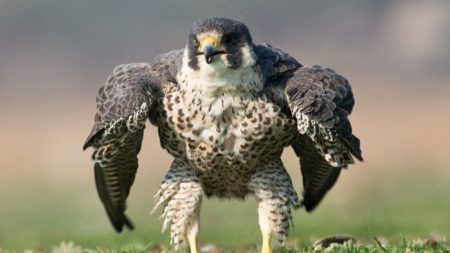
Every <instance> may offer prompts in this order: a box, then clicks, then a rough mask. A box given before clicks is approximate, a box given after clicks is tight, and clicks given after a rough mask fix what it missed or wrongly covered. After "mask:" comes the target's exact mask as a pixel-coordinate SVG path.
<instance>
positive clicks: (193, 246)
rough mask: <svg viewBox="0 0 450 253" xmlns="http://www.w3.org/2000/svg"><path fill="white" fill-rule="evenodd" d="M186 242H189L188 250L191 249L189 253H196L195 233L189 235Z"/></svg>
mask: <svg viewBox="0 0 450 253" xmlns="http://www.w3.org/2000/svg"><path fill="white" fill-rule="evenodd" d="M188 240H189V248H190V249H191V250H190V252H191V253H198V250H197V248H198V243H197V234H196V233H191V234H190V235H189V236H188Z"/></svg>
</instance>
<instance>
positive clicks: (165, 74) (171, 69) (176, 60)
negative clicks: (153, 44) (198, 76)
mask: <svg viewBox="0 0 450 253" xmlns="http://www.w3.org/2000/svg"><path fill="white" fill-rule="evenodd" d="M183 52H184V50H183V49H178V50H172V51H170V52H167V53H164V54H161V55H158V56H157V57H156V58H155V61H154V63H153V64H152V69H153V70H154V71H156V72H157V73H158V74H159V75H161V77H162V78H164V79H165V80H166V81H169V82H172V83H176V77H177V74H178V72H179V71H180V69H181V65H182V60H183Z"/></svg>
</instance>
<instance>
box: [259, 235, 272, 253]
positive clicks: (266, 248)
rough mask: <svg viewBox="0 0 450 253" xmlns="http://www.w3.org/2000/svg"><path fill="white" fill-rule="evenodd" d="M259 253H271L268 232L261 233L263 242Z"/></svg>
mask: <svg viewBox="0 0 450 253" xmlns="http://www.w3.org/2000/svg"><path fill="white" fill-rule="evenodd" d="M261 253H271V251H270V232H263V242H262V248H261Z"/></svg>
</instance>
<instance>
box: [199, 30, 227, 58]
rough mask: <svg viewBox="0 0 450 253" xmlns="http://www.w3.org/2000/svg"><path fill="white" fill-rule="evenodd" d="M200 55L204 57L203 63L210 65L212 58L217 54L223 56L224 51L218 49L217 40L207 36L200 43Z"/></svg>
mask: <svg viewBox="0 0 450 253" xmlns="http://www.w3.org/2000/svg"><path fill="white" fill-rule="evenodd" d="M200 50H201V53H200V54H203V55H204V56H205V61H206V63H207V64H210V63H211V62H213V61H214V56H216V55H218V54H225V51H224V50H223V49H222V48H221V47H220V45H219V42H218V41H217V39H215V38H213V37H211V36H207V37H205V38H203V39H202V40H201V41H200Z"/></svg>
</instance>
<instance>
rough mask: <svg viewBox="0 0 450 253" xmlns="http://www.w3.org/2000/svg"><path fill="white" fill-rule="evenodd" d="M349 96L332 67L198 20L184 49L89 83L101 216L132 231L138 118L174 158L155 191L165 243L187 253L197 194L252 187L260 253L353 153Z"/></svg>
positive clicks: (193, 236) (90, 141) (239, 28)
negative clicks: (93, 89)
mask: <svg viewBox="0 0 450 253" xmlns="http://www.w3.org/2000/svg"><path fill="white" fill-rule="evenodd" d="M353 105H354V99H353V94H352V90H351V87H350V85H349V83H348V81H347V80H346V79H345V78H344V77H342V76H340V75H339V74H337V73H336V72H335V71H333V70H331V69H329V68H323V67H321V66H303V65H302V64H300V63H299V62H298V61H297V60H296V59H294V58H293V57H292V56H290V55H288V54H287V53H285V52H283V51H282V50H281V49H278V48H275V47H272V46H270V45H268V44H254V43H253V41H252V37H251V35H250V32H249V29H248V28H247V26H246V25H245V24H243V23H241V22H238V21H235V20H231V19H226V18H205V19H201V20H199V21H197V22H195V23H194V24H193V25H192V26H191V29H190V33H189V37H188V41H187V45H186V46H185V48H183V49H180V50H174V51H170V52H168V53H165V54H162V55H160V56H158V57H156V59H155V61H154V62H153V63H152V64H148V63H131V64H124V65H119V66H117V67H116V68H115V69H114V70H113V73H112V74H111V75H110V76H109V78H108V79H107V81H106V83H105V84H104V85H103V86H101V87H100V89H99V91H98V94H97V113H96V115H95V123H94V127H93V129H92V131H91V133H90V134H89V136H88V138H87V140H86V142H85V144H84V149H86V148H88V147H91V146H92V147H93V148H94V153H93V155H92V158H93V160H94V162H95V164H94V171H95V182H96V186H97V191H98V194H99V196H100V199H101V201H102V203H103V205H104V207H105V209H106V213H107V214H108V217H109V219H110V220H111V223H112V225H113V226H114V228H115V229H116V230H117V232H121V231H122V229H123V227H128V228H129V229H132V228H133V224H132V223H131V222H130V220H129V219H128V217H127V216H126V215H125V210H126V199H127V197H128V194H129V192H130V187H131V186H132V184H133V181H134V178H135V174H136V171H137V168H138V157H137V155H138V153H139V151H140V149H141V144H142V139H143V136H144V128H145V123H146V121H147V119H149V121H150V122H151V124H152V125H154V126H156V127H157V128H158V134H159V140H160V144H161V146H162V148H164V149H166V150H167V151H168V152H169V154H170V155H172V156H173V158H174V159H173V162H172V165H171V167H170V168H169V170H168V172H167V175H166V176H165V178H164V179H163V180H162V183H161V186H160V188H159V190H158V192H157V193H156V195H155V203H156V204H155V208H157V207H159V206H162V208H163V214H162V217H163V219H164V222H163V230H164V229H166V227H168V226H169V227H170V236H171V244H172V245H173V246H174V247H175V248H176V249H177V248H178V247H179V246H180V245H182V244H184V243H189V247H190V249H191V252H194V253H196V252H198V246H197V234H198V231H199V215H200V206H201V202H202V198H203V196H206V197H211V196H216V197H218V198H240V199H243V198H245V197H246V196H247V195H254V196H255V197H256V201H257V203H258V215H259V225H260V229H261V232H262V240H263V242H262V253H269V252H270V251H271V249H270V248H271V246H270V241H271V237H272V236H276V238H277V240H278V242H279V243H281V244H282V243H284V241H285V240H286V237H287V235H288V232H289V228H290V225H291V223H292V217H291V208H294V209H297V208H300V207H303V208H305V209H306V211H312V210H313V209H314V208H315V207H316V206H317V205H318V203H319V202H320V201H321V199H322V198H323V197H324V195H325V194H326V193H327V191H328V190H329V189H330V188H331V187H332V186H333V185H334V183H335V182H336V180H337V178H338V177H339V174H340V172H341V169H343V168H346V167H347V166H348V165H349V164H352V163H354V158H356V159H358V160H360V161H362V156H361V150H360V142H359V139H358V138H357V137H355V136H354V135H353V134H352V128H351V125H350V122H349V120H348V115H349V114H350V113H351V111H352V108H353ZM286 147H292V148H293V149H294V151H295V154H296V155H297V156H298V157H299V158H300V168H301V173H302V178H303V186H304V190H303V194H302V198H301V200H300V199H299V198H298V195H297V193H296V191H295V190H294V187H293V185H292V181H291V178H290V176H289V174H288V173H287V171H286V169H285V167H284V165H283V163H282V161H281V153H282V152H283V150H284V148H286Z"/></svg>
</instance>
